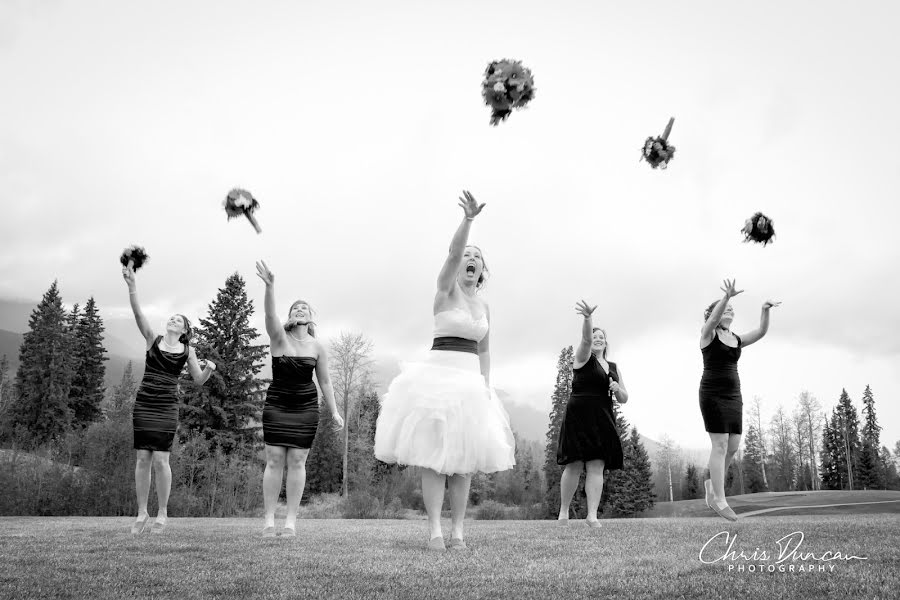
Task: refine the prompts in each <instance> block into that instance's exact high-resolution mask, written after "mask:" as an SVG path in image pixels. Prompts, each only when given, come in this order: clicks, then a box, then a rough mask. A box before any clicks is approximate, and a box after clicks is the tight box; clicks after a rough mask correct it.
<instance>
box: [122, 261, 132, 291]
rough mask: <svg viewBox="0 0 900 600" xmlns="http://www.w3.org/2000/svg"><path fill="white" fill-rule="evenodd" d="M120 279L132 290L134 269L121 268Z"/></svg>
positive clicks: (128, 267)
mask: <svg viewBox="0 0 900 600" xmlns="http://www.w3.org/2000/svg"><path fill="white" fill-rule="evenodd" d="M122 279H124V280H125V283H127V284H128V288H129V289H133V288H134V269H133V268H131V267H130V266H124V267H122Z"/></svg>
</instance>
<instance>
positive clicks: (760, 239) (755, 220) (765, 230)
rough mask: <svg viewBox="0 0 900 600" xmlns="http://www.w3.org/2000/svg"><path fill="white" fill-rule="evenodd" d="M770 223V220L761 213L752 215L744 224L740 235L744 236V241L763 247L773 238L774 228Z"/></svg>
mask: <svg viewBox="0 0 900 600" xmlns="http://www.w3.org/2000/svg"><path fill="white" fill-rule="evenodd" d="M772 223H773V221H772V219H770V218H769V217H767V216H766V215H764V214H762V213H761V212H758V213H756V214H754V215H753V216H752V217H750V218H749V219H747V220H746V221H745V222H744V228H743V229H741V233H743V234H744V241H745V242H750V241H752V242H756V243H757V244H762V245H763V246H764V247H765V245H766V244H768V243H769V242H771V241H772V238H773V237H775V227H773V225H772Z"/></svg>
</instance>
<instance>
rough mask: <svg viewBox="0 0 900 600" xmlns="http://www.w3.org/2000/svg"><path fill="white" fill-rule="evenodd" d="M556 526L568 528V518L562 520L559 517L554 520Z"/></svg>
mask: <svg viewBox="0 0 900 600" xmlns="http://www.w3.org/2000/svg"><path fill="white" fill-rule="evenodd" d="M556 525H557V527H568V526H569V518H568V517H566V518H565V519H564V518H562V517H559V518H558V519H556Z"/></svg>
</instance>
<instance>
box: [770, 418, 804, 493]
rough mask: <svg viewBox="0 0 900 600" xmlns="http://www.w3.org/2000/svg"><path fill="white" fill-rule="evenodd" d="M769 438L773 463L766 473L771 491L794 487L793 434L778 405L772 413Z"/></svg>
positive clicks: (781, 490)
mask: <svg viewBox="0 0 900 600" xmlns="http://www.w3.org/2000/svg"><path fill="white" fill-rule="evenodd" d="M770 439H771V440H772V457H773V459H774V461H773V462H774V464H773V465H772V467H773V468H772V470H771V471H769V473H768V476H769V477H768V479H769V485H770V486H771V489H772V491H776V492H783V491H787V490H792V489H794V474H795V471H796V463H797V459H796V455H795V453H794V435H793V431H792V428H791V422H790V420H789V419H788V417H787V415H786V414H785V412H784V408H783V407H782V406H781V405H779V406H778V408H777V409H776V411H775V414H773V415H772V420H771V431H770Z"/></svg>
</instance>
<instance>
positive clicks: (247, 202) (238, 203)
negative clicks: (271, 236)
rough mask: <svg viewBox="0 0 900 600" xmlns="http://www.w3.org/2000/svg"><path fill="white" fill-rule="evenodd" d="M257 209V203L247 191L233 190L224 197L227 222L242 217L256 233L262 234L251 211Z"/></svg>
mask: <svg viewBox="0 0 900 600" xmlns="http://www.w3.org/2000/svg"><path fill="white" fill-rule="evenodd" d="M257 208H259V202H257V201H256V198H254V197H253V194H251V193H250V192H248V191H247V190H242V189H240V188H234V189H233V190H231V191H230V192H228V195H227V196H226V197H225V212H226V213H228V219H229V220H231V219H233V218H235V217H239V216H241V215H244V216H245V217H247V220H248V221H250V224H251V225H253V229H255V230H256V233H262V229H260V228H259V223H257V222H256V217H254V216H253V211H255V210H256V209H257Z"/></svg>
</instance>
